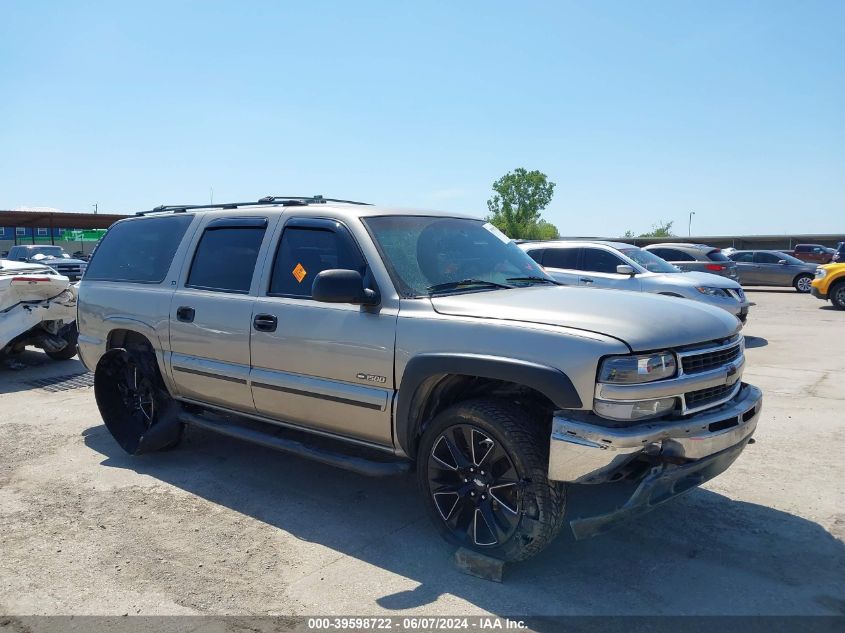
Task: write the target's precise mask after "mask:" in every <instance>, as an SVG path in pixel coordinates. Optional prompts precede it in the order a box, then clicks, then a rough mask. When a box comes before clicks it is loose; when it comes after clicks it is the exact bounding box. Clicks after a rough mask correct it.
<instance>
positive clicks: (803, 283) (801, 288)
mask: <svg viewBox="0 0 845 633" xmlns="http://www.w3.org/2000/svg"><path fill="white" fill-rule="evenodd" d="M792 285H793V286H795V289H796V290H797V291H798V292H800V293H802V294H805V293H808V292H810V290H812V289H813V276H812V275H798V277H796V278H795V282H794V283H793V284H792Z"/></svg>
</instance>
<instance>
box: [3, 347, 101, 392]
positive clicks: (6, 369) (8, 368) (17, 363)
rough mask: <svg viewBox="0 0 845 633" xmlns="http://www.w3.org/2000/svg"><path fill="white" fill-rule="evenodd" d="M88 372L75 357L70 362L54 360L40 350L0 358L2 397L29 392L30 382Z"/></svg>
mask: <svg viewBox="0 0 845 633" xmlns="http://www.w3.org/2000/svg"><path fill="white" fill-rule="evenodd" d="M86 371H88V370H87V369H85V366H84V365H83V364H82V363H81V362H80V361H79V359H78V358H76V357H74V358H72V359H70V360H52V359H51V358H50V357H49V356H47V354H45V353H44V352H41V351H39V350H33V349H27V350H25V351H24V352H22V353H20V354H12V355H8V356H2V357H0V395H2V394H6V393H17V392H18V391H29V390H31V389H32V388H33V385H31V384H28V381H29V380H35V379H44V378H50V377H55V376H70V375H78V374H82V373H85V372H86Z"/></svg>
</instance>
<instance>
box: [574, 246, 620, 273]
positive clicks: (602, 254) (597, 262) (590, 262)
mask: <svg viewBox="0 0 845 633" xmlns="http://www.w3.org/2000/svg"><path fill="white" fill-rule="evenodd" d="M624 263H625V262H623V261H622V260H621V259H619V258H618V257H617V256H616V255H614V254H613V253H609V252H608V251H603V250H600V249H598V248H585V249H584V263H583V264H582V265H581V270H588V271H590V272H594V273H615V272H616V267H617V266H619V265H621V264H624Z"/></svg>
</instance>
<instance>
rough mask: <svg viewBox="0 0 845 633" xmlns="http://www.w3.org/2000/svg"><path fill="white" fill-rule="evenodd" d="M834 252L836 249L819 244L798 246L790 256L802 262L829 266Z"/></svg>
mask: <svg viewBox="0 0 845 633" xmlns="http://www.w3.org/2000/svg"><path fill="white" fill-rule="evenodd" d="M835 252H836V249H833V248H828V247H827V246H822V245H821V244H798V245H797V246H796V247H795V250H794V251H793V252H792V256H793V257H797V258H798V259H800V260H801V261H802V262H810V263H812V264H829V263H830V261H831V260H832V259H833V254H834V253H835Z"/></svg>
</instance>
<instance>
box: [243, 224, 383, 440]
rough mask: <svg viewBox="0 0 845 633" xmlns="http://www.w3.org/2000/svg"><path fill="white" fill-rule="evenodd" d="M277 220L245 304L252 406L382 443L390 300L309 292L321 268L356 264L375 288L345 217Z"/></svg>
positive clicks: (275, 416)
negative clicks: (253, 294) (257, 285)
mask: <svg viewBox="0 0 845 633" xmlns="http://www.w3.org/2000/svg"><path fill="white" fill-rule="evenodd" d="M280 230H281V238H280V239H278V240H275V241H276V242H277V243H278V246H277V247H275V248H274V250H273V251H272V252H271V253H269V256H268V258H269V260H270V261H269V263H268V265H267V270H266V272H265V275H264V279H263V280H262V283H261V285H262V288H261V291H260V292H259V297H258V298H257V300H256V301H255V305H254V308H253V329H252V334H251V338H252V370H251V382H252V395H253V398H254V401H255V406H256V409H257V411H258V413H259V414H261V415H263V416H266V417H268V418H273V419H276V420H279V421H282V422H288V423H293V424H299V425H302V426H307V427H309V428H316V429H319V430H323V431H326V432H329V433H333V434H337V435H343V436H347V437H352V438H354V439H358V440H364V441H366V442H370V443H374V444H379V445H384V446H389V445H391V444H392V441H393V440H392V431H391V402H392V394H393V386H394V375H393V354H394V344H395V335H396V319H397V314H398V310H397V309H395V308H389V307H386V306H385V305H380V306H358V305H353V304H342V303H322V302H319V301H315V300H313V299H312V297H311V289H312V285H313V283H314V278H315V277H316V276H317V274H318V273H320V272H321V271H323V270H329V269H337V268H340V269H352V270H357V271H359V272H360V273H361V274H362V276H363V277H364V280H365V283H366V284H367V285H368V287H371V288H373V289H374V290H377V288H376V287H375V281H374V279H373V277H372V274H371V272H370V269H369V266H368V264H367V261H366V259H365V258H364V256H363V254H362V252H361V249H360V248H359V246H358V243H357V241H356V240H355V238H354V237H353V235H352V233H351V232H350V231H349V229H348V228H347V227H346V226H345V225H343V224H342V223H340V222H339V221H336V220H332V219H320V218H302V217H290V218H289V219H288V220H287V221H286V222H285V224H284V226H283V227H280Z"/></svg>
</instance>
